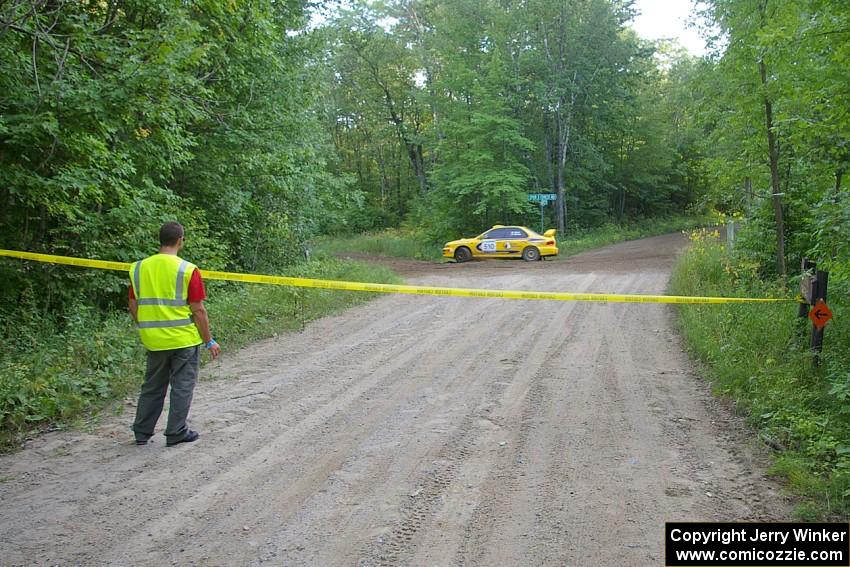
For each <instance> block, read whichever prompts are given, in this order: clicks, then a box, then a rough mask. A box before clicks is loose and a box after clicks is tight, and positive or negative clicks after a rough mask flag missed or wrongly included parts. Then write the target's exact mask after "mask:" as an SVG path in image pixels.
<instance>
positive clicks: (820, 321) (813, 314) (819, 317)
mask: <svg viewBox="0 0 850 567" xmlns="http://www.w3.org/2000/svg"><path fill="white" fill-rule="evenodd" d="M809 319H811V320H812V323H814V324H815V327H817V328H818V329H822V328H823V326H824V325H826V323H827V321H829V320H830V319H832V311H830V310H829V307H828V306H827V304H826V303H824V301H823V299H818V303H817V305H815V307H814V309H812V310H811V311H809Z"/></svg>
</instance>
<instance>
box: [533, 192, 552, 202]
mask: <svg viewBox="0 0 850 567" xmlns="http://www.w3.org/2000/svg"><path fill="white" fill-rule="evenodd" d="M557 198H558V196H557V195H553V194H552V193H529V194H528V200H529V201H535V202H537V203H548V202H549V201H554V200H555V199H557Z"/></svg>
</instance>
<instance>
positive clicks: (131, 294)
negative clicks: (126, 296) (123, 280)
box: [130, 284, 136, 299]
mask: <svg viewBox="0 0 850 567" xmlns="http://www.w3.org/2000/svg"><path fill="white" fill-rule="evenodd" d="M130 299H136V294H135V293H133V284H130Z"/></svg>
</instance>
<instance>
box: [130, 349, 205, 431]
mask: <svg viewBox="0 0 850 567" xmlns="http://www.w3.org/2000/svg"><path fill="white" fill-rule="evenodd" d="M200 353H201V348H200V346H193V347H187V348H178V349H174V350H160V351H148V363H147V370H146V371H145V382H144V383H143V384H142V390H141V393H140V394H139V405H138V406H137V407H136V421H134V422H133V431H134V432H135V434H136V440H137V441H147V440H148V439H149V438H150V437H151V436H152V435H153V432H154V428H155V427H156V422H157V420H159V416H160V414H161V413H162V406H163V405H164V403H165V392H166V390H167V389H168V386H169V384H170V385H171V400H170V403H169V408H168V424H167V425H166V427H165V437H166V439H167V441H168V443H174V442H176V441H180V440H181V439H183V438H184V437H185V436H186V432H187V431H189V428H188V427H187V426H186V417H187V416H188V415H189V406H191V405H192V393H193V392H194V390H195V381H196V380H197V378H198V366H199V365H198V362H199V360H200Z"/></svg>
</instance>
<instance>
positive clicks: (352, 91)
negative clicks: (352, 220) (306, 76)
mask: <svg viewBox="0 0 850 567" xmlns="http://www.w3.org/2000/svg"><path fill="white" fill-rule="evenodd" d="M632 16H633V13H632V10H631V8H630V7H629V3H619V2H616V3H612V2H609V1H607V0H570V1H567V2H561V3H552V2H546V1H541V0H535V1H532V2H526V3H524V4H523V5H522V6H518V5H515V4H512V3H505V2H496V1H493V0H488V1H485V2H481V1H477V0H476V1H472V0H457V1H453V2H442V1H438V2H432V1H420V0H415V1H405V2H398V1H390V2H385V3H371V2H354V3H350V4H349V8H348V9H347V10H342V11H341V13H340V14H339V15H338V16H337V17H336V18H334V19H331V20H330V21H329V23H328V25H327V26H326V28H325V29H324V30H323V31H324V33H326V34H327V37H328V38H329V51H328V54H327V76H328V81H329V83H330V84H331V85H332V89H331V91H330V92H329V93H328V95H327V97H326V100H325V105H326V112H325V120H326V128H327V129H328V131H330V132H332V135H333V141H334V146H335V148H336V151H337V153H338V155H339V156H340V158H341V159H340V162H339V163H338V164H336V167H337V169H336V171H337V173H338V174H339V175H340V176H345V177H346V178H347V179H351V180H352V181H353V184H354V186H355V187H356V188H357V190H358V194H360V195H363V196H364V198H365V201H366V203H367V206H366V207H365V208H364V209H363V210H364V211H367V212H368V214H367V215H366V217H367V218H365V219H364V218H357V223H356V226H355V225H351V226H348V227H347V229H348V230H344V231H342V232H347V231H349V230H354V229H356V228H359V227H362V228H365V229H369V230H372V229H377V228H383V227H386V226H388V225H392V226H399V225H400V224H401V223H403V222H405V221H408V222H413V223H414V224H416V225H417V226H418V227H420V228H423V229H424V230H426V232H428V233H429V234H446V233H450V232H458V231H462V232H466V231H470V230H473V227H477V226H480V225H482V224H483V225H487V224H492V223H494V222H496V221H497V220H499V221H500V222H508V223H521V222H525V220H526V218H527V216H528V215H529V214H530V213H531V212H533V208H534V207H533V206H530V205H529V203H528V202H527V201H526V195H527V194H528V193H542V192H545V193H559V192H563V194H564V199H563V203H561V202H559V206H558V207H557V208H550V210H548V211H547V215H549V216H551V219H550V224H552V225H553V226H558V223H559V222H560V220H562V217H563V215H559V214H558V211H560V210H565V211H566V224H565V226H564V228H565V229H567V230H577V229H584V228H590V227H595V226H600V225H603V224H605V223H606V222H610V221H611V220H617V221H624V220H627V219H628V218H646V217H651V216H654V215H661V216H665V215H670V214H677V213H679V214H681V213H683V212H684V211H685V210H687V208H688V206H689V205H691V204H693V203H697V202H699V200H700V199H701V197H702V196H703V195H704V193H705V191H706V187H705V176H704V174H703V170H702V168H701V167H699V163H700V160H701V157H702V156H701V154H700V152H699V150H698V148H697V145H696V141H697V139H698V135H697V134H696V133H695V132H694V130H693V129H692V128H691V127H690V123H689V122H688V121H687V120H685V119H684V118H683V117H687V116H688V111H683V110H682V109H680V108H677V103H678V102H680V101H681V100H683V99H686V98H687V94H688V93H689V87H690V85H689V84H688V82H689V80H690V77H691V75H690V74H689V73H687V72H684V71H682V72H679V73H678V74H673V73H671V74H669V75H668V74H667V73H665V72H662V71H660V70H659V69H658V68H657V64H656V60H655V59H654V58H653V50H654V49H653V47H652V46H650V45H647V44H645V43H642V42H641V41H640V40H639V39H638V38H637V37H636V36H635V35H634V33H633V32H631V31H630V30H629V29H627V27H626V23H627V22H628V20H629V19H630V18H631V17H632ZM668 57H670V58H681V59H682V60H683V61H688V59H687V57H686V56H684V55H682V54H678V55H671V54H668ZM659 99H660V100H659Z"/></svg>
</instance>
